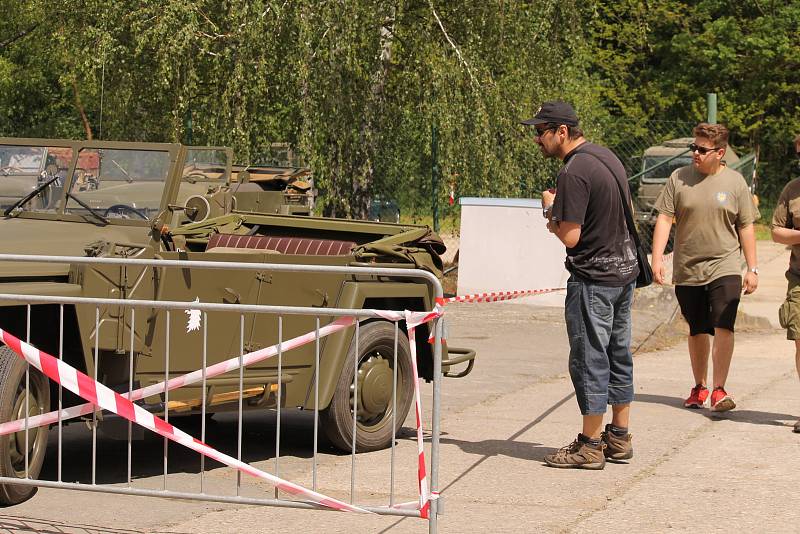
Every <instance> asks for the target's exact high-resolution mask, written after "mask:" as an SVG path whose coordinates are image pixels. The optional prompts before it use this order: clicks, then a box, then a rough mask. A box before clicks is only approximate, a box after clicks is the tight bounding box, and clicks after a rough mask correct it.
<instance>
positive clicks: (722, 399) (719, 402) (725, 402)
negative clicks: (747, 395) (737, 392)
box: [711, 387, 736, 412]
mask: <svg viewBox="0 0 800 534" xmlns="http://www.w3.org/2000/svg"><path fill="white" fill-rule="evenodd" d="M734 408H736V403H735V402H734V401H733V397H731V396H730V395H728V394H727V393H726V392H725V389H724V388H721V387H718V388H714V391H713V392H712V393H711V411H714V412H727V411H728V410H733V409H734Z"/></svg>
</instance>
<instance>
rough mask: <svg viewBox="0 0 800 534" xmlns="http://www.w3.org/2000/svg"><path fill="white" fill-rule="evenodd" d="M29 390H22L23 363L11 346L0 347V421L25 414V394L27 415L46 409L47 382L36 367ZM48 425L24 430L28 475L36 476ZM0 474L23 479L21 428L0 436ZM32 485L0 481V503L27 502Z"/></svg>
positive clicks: (48, 388)
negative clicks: (26, 445)
mask: <svg viewBox="0 0 800 534" xmlns="http://www.w3.org/2000/svg"><path fill="white" fill-rule="evenodd" d="M29 384H30V390H29V391H28V392H26V389H25V362H23V361H22V360H21V359H20V358H19V357H18V356H17V355H16V354H14V352H13V351H11V349H9V348H8V347H5V346H0V421H13V420H15V419H21V418H23V417H25V397H26V395H27V396H28V399H29V400H28V414H29V415H30V416H33V415H39V414H42V413H45V412H46V411H48V410H49V409H50V384H49V383H48V380H47V377H45V376H44V375H43V374H42V373H41V372H39V371H38V370H37V369H35V368H33V367H31V371H30V379H29ZM48 430H49V427H47V426H41V427H38V428H33V429H29V430H28V462H29V463H28V475H29V476H30V478H38V477H39V472H40V471H41V470H42V464H43V463H44V455H45V452H47V434H48ZM0 476H4V477H16V478H25V431H24V430H23V431H22V432H17V433H16V434H7V435H5V436H0ZM37 490H38V488H37V487H36V486H23V485H15V484H0V505H6V506H8V505H13V504H19V503H21V502H24V501H27V500H28V499H30V498H31V497H33V496H34V495H35V494H36V491H37Z"/></svg>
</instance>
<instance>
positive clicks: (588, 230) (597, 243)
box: [553, 142, 639, 286]
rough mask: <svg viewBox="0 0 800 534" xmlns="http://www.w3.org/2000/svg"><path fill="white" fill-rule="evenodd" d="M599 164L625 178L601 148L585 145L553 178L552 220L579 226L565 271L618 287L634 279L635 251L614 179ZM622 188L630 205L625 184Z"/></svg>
mask: <svg viewBox="0 0 800 534" xmlns="http://www.w3.org/2000/svg"><path fill="white" fill-rule="evenodd" d="M598 158H599V160H598ZM601 161H602V162H601ZM603 163H605V164H606V165H608V166H609V167H610V168H611V169H612V170H613V172H614V174H616V175H617V176H619V177H626V176H627V175H626V173H625V168H624V167H623V166H622V163H621V162H620V161H619V159H618V158H617V157H616V156H615V155H614V153H613V152H611V151H610V150H609V149H607V148H605V147H602V146H599V145H595V144H593V143H588V142H587V143H583V144H581V145H579V146H578V147H577V148H575V149H574V150H572V152H570V153H569V154H567V157H566V158H564V166H563V167H562V168H561V170H560V171H559V173H558V185H557V191H556V199H555V203H554V204H553V221H564V222H571V223H575V224H580V225H581V237H580V239H579V240H578V244H577V245H575V247H574V248H567V260H566V262H565V264H566V267H567V270H569V271H570V272H571V273H573V274H575V275H577V276H579V277H581V278H584V279H586V280H588V281H590V282H593V283H596V284H599V285H604V286H623V285H626V284H628V283H630V282H632V281H634V280H635V279H636V276H637V275H638V274H639V269H638V266H637V263H636V248H635V246H634V242H633V239H632V237H631V235H630V232H629V231H628V225H627V224H626V223H625V212H624V211H623V207H622V198H621V197H620V193H619V186H618V185H617V184H618V182H617V179H616V178H615V176H614V174H612V173H611V172H610V171H609V169H608V168H606V165H603ZM623 189H624V191H625V201H626V202H628V205H630V201H631V197H630V189H629V188H628V181H627V180H625V184H624V188H623Z"/></svg>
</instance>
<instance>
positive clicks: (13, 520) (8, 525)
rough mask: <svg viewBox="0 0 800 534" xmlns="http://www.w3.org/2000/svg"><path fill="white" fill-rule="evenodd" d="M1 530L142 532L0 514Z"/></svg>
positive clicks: (47, 533) (91, 533) (58, 533)
mask: <svg viewBox="0 0 800 534" xmlns="http://www.w3.org/2000/svg"><path fill="white" fill-rule="evenodd" d="M0 532H8V533H13V534H24V533H27V532H37V533H40V534H64V533H67V532H68V533H70V534H140V532H141V531H139V530H128V529H120V528H113V527H112V528H109V527H106V526H103V527H96V526H92V525H76V524H70V523H64V522H62V521H52V520H44V519H32V518H26V517H22V518H21V517H12V516H6V515H0Z"/></svg>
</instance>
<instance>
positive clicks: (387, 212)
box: [367, 197, 400, 223]
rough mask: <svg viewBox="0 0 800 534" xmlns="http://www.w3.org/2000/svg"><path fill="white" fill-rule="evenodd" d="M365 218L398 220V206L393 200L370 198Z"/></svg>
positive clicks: (382, 220) (388, 220) (386, 220)
mask: <svg viewBox="0 0 800 534" xmlns="http://www.w3.org/2000/svg"><path fill="white" fill-rule="evenodd" d="M367 219H369V220H370V221H377V222H392V223H399V222H400V206H398V205H397V202H395V201H394V200H390V199H389V200H387V199H382V198H380V197H378V198H374V199H372V201H371V202H370V203H369V212H368V214H367Z"/></svg>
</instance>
